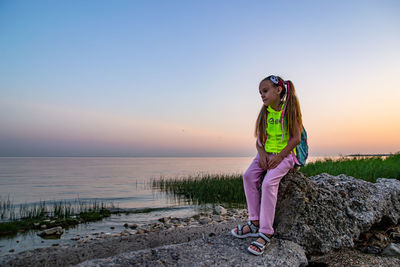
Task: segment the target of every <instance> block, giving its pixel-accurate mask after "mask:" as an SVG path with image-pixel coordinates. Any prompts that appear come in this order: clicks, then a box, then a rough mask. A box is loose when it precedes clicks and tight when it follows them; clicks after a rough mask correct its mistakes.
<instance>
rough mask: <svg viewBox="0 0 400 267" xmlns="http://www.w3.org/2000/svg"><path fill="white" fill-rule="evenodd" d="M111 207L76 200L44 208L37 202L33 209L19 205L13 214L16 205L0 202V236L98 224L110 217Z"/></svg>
mask: <svg viewBox="0 0 400 267" xmlns="http://www.w3.org/2000/svg"><path fill="white" fill-rule="evenodd" d="M113 207H114V205H113V204H112V203H111V204H109V205H106V204H105V203H103V202H101V203H99V202H97V201H94V202H82V201H80V200H79V199H77V200H75V201H73V202H67V201H58V202H53V203H52V204H47V203H46V202H45V201H40V202H39V203H35V204H33V205H28V204H22V205H19V212H18V213H17V212H16V205H14V204H13V203H12V201H11V200H10V198H9V197H8V198H7V199H6V200H2V199H0V217H1V220H2V222H0V236H10V235H15V234H16V233H18V232H26V231H28V230H31V229H41V227H42V226H43V225H46V228H51V227H56V226H62V227H64V228H66V227H71V226H74V225H77V224H79V223H86V222H91V221H97V220H101V219H103V218H105V217H109V216H110V215H111V211H110V209H111V208H113Z"/></svg>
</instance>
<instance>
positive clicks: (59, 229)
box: [37, 226, 64, 237]
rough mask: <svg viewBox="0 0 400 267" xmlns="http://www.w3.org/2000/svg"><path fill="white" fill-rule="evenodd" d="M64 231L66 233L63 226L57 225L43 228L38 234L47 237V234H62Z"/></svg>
mask: <svg viewBox="0 0 400 267" xmlns="http://www.w3.org/2000/svg"><path fill="white" fill-rule="evenodd" d="M63 233H64V229H62V227H61V226H57V227H54V228H50V229H46V230H43V231H41V232H39V233H38V234H37V235H38V236H42V237H45V236H61V235H62V234H63Z"/></svg>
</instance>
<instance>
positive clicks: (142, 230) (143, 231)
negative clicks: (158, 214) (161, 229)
mask: <svg viewBox="0 0 400 267" xmlns="http://www.w3.org/2000/svg"><path fill="white" fill-rule="evenodd" d="M137 233H138V234H144V233H146V232H145V230H144V229H139V230H137Z"/></svg>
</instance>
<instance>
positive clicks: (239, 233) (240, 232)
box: [231, 221, 259, 238]
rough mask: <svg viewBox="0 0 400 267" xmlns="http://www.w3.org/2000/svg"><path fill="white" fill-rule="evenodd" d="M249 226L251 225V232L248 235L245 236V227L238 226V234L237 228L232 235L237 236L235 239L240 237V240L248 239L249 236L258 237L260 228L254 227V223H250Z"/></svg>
mask: <svg viewBox="0 0 400 267" xmlns="http://www.w3.org/2000/svg"><path fill="white" fill-rule="evenodd" d="M247 224H248V225H249V228H250V232H248V233H246V234H243V227H242V225H240V224H238V226H237V229H238V231H237V233H236V232H235V229H236V228H233V229H232V231H231V233H232V235H233V236H235V237H238V238H246V237H249V236H252V237H256V236H258V229H259V227H258V226H256V225H254V224H253V222H252V221H248V222H247Z"/></svg>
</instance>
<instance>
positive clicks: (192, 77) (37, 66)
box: [0, 0, 400, 157]
mask: <svg viewBox="0 0 400 267" xmlns="http://www.w3.org/2000/svg"><path fill="white" fill-rule="evenodd" d="M399 14H400V1H396V0H394V1H244V0H243V1H236V0H229V1H209V0H201V1H183V0H182V1H173V0H172V1H152V0H149V1H100V0H92V1H40V0H36V1H13V0H0V156H6V157H7V156H253V155H254V154H255V153H256V149H255V138H254V137H253V131H254V124H255V120H256V116H257V114H258V112H259V109H260V107H261V105H262V102H261V99H260V96H259V93H258V85H259V82H260V81H261V80H262V79H263V78H264V77H266V76H268V75H270V74H275V75H280V76H281V77H283V78H284V79H290V80H291V81H292V82H293V83H294V85H295V88H296V91H297V95H298V97H299V100H300V104H301V108H302V113H303V122H304V126H305V127H306V129H307V132H308V138H309V145H310V155H312V156H328V155H332V156H333V155H340V154H342V155H345V154H350V153H390V152H392V153H395V152H398V151H400V141H399V137H400V103H399V101H400V81H399V78H400V16H399Z"/></svg>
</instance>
